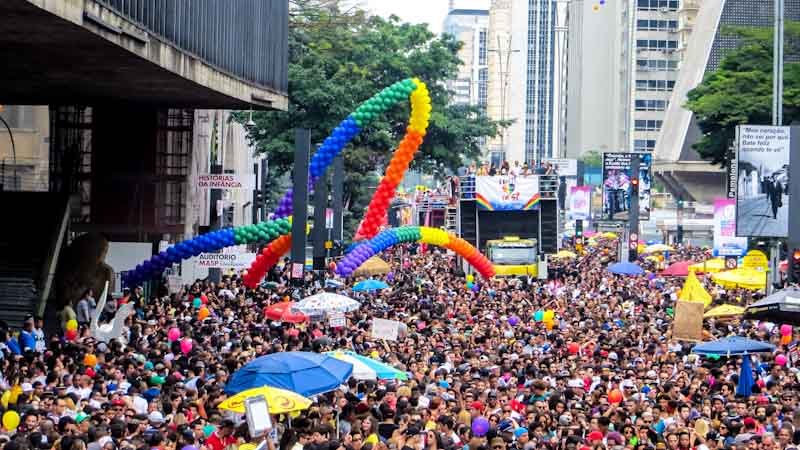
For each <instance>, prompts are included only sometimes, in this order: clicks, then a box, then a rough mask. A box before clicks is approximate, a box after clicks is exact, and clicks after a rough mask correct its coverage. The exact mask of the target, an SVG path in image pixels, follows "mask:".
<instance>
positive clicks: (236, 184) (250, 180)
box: [197, 173, 256, 190]
mask: <svg viewBox="0 0 800 450" xmlns="http://www.w3.org/2000/svg"><path fill="white" fill-rule="evenodd" d="M255 185H256V183H255V175H254V174H244V175H242V174H233V173H220V174H216V173H204V174H200V175H198V176H197V187H199V188H200V189H250V190H252V189H254V188H255Z"/></svg>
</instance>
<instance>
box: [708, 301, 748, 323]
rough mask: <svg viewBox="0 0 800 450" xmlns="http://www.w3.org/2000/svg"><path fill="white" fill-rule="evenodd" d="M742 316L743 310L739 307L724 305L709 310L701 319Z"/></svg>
mask: <svg viewBox="0 0 800 450" xmlns="http://www.w3.org/2000/svg"><path fill="white" fill-rule="evenodd" d="M742 314H744V308H742V307H741V306H736V305H728V304H725V305H720V306H717V307H716V308H711V309H709V310H708V312H707V313H705V314H703V318H705V319H708V318H709V317H731V316H741V315H742Z"/></svg>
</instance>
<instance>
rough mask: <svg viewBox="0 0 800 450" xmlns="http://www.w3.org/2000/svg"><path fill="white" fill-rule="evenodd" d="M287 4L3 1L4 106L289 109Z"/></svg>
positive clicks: (251, 0)
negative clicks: (109, 105) (117, 104)
mask: <svg viewBox="0 0 800 450" xmlns="http://www.w3.org/2000/svg"><path fill="white" fill-rule="evenodd" d="M287 18H288V2H287V1H285V0H230V1H224V2H220V1H216V0H170V1H166V2H163V1H157V2H156V1H152V0H2V1H0V66H2V67H3V70H2V71H0V85H2V89H0V104H24V105H33V104H49V105H54V104H75V105H78V104H80V105H101V104H107V103H115V104H116V103H119V102H123V103H133V104H141V105H169V106H170V107H175V108H180V107H190V108H227V109H246V108H250V107H254V108H274V109H282V110H285V109H286V108H287V104H288V101H287V95H286V91H287V81H286V66H287V39H286V36H287V20H288V19H287Z"/></svg>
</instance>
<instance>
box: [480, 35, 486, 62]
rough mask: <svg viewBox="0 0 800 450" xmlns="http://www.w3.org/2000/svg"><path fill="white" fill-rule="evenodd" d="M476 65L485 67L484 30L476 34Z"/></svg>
mask: <svg viewBox="0 0 800 450" xmlns="http://www.w3.org/2000/svg"><path fill="white" fill-rule="evenodd" d="M478 65H480V66H485V65H486V30H485V29H482V30H481V31H480V32H479V33H478Z"/></svg>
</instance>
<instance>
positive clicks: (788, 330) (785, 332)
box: [781, 325, 792, 336]
mask: <svg viewBox="0 0 800 450" xmlns="http://www.w3.org/2000/svg"><path fill="white" fill-rule="evenodd" d="M791 335H792V326H791V325H781V336H791Z"/></svg>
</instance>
